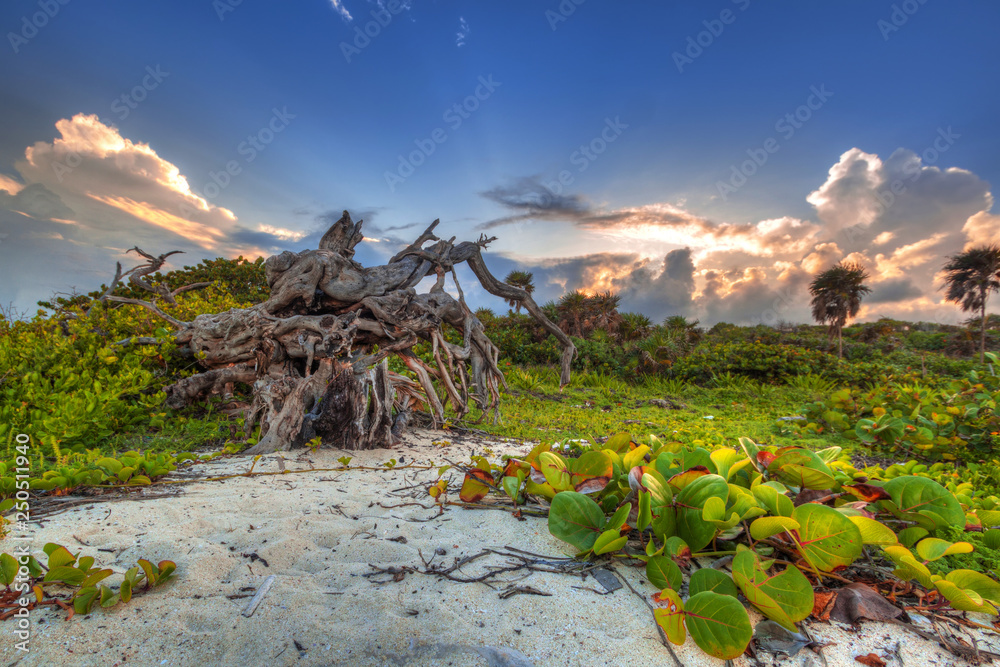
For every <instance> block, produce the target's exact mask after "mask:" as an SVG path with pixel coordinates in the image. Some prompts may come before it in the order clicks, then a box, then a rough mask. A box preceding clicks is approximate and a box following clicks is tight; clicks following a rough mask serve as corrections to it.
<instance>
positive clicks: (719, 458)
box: [711, 449, 739, 482]
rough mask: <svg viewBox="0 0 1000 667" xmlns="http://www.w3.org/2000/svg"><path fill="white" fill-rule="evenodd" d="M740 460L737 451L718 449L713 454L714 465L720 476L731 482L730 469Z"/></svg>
mask: <svg viewBox="0 0 1000 667" xmlns="http://www.w3.org/2000/svg"><path fill="white" fill-rule="evenodd" d="M738 458H739V454H738V453H737V452H736V450H735V449H716V450H715V451H714V452H712V454H711V459H712V463H714V464H715V469H716V471H717V472H718V473H719V476H720V477H722V478H723V479H725V480H726V481H727V482H728V481H729V478H730V477H731V475H730V468H732V467H733V464H734V463H736V460H737V459H738Z"/></svg>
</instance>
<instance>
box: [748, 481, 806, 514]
mask: <svg viewBox="0 0 1000 667" xmlns="http://www.w3.org/2000/svg"><path fill="white" fill-rule="evenodd" d="M752 490H753V495H754V498H756V499H757V502H758V503H760V504H761V506H762V507H763V508H764V509H766V510H767V511H768V513H769V514H773V515H774V516H792V512H793V511H794V510H795V505H794V504H793V503H792V499H791V498H789V497H788V496H786V495H785V494H783V493H781V492H779V491H778V490H777V489H776V488H774V487H773V486H769V485H767V484H759V485H757V486H755V487H754V488H753V489H752Z"/></svg>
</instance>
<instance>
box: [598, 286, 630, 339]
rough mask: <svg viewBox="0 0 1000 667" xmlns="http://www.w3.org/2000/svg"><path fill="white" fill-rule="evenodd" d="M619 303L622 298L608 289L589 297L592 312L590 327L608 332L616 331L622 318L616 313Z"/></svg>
mask: <svg viewBox="0 0 1000 667" xmlns="http://www.w3.org/2000/svg"><path fill="white" fill-rule="evenodd" d="M621 303H622V298H621V297H620V296H618V295H617V294H612V293H611V292H610V291H608V292H603V293H601V294H595V295H594V296H592V297H590V307H591V311H592V313H593V323H592V327H593V328H595V329H604V330H605V331H607V332H608V333H610V334H614V333H616V332H617V331H618V325H619V324H620V323H621V319H622V316H621V315H620V314H619V313H618V306H620V305H621Z"/></svg>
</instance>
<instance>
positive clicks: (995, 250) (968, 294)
mask: <svg viewBox="0 0 1000 667" xmlns="http://www.w3.org/2000/svg"><path fill="white" fill-rule="evenodd" d="M944 272H945V278H944V281H945V284H944V286H945V287H946V288H947V291H946V292H945V297H944V298H945V299H946V300H947V301H954V302H955V303H957V304H959V305H960V306H961V308H962V310H963V311H965V312H970V311H977V310H978V311H979V321H980V324H981V326H980V329H981V331H980V333H979V363H983V361H984V360H985V358H986V322H987V320H986V301H987V300H988V299H989V296H990V292H996V291H997V290H1000V246H998V245H996V244H993V243H991V244H989V245H984V246H978V247H975V248H970V249H969V250H966V251H965V252H962V253H959V254H957V255H952V256H951V257H949V258H948V263H947V264H945V265H944Z"/></svg>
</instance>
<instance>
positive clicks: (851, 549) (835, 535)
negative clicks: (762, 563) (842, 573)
mask: <svg viewBox="0 0 1000 667" xmlns="http://www.w3.org/2000/svg"><path fill="white" fill-rule="evenodd" d="M792 518H793V519H795V520H796V521H798V522H799V524H801V527H800V528H799V529H798V531H797V533H798V540H797V542H798V545H799V550H800V551H801V552H802V556H803V558H805V559H806V561H807V562H808V563H809V564H810V565H812V566H813V567H815V568H816V569H817V570H822V571H823V572H833V571H834V570H836V569H837V568H839V567H846V566H848V565H850V564H851V563H853V562H854V561H855V560H856V559H857V558H858V557H859V556H860V555H861V550H862V547H863V545H864V540H863V539H862V537H861V531H859V530H858V527H857V526H855V525H854V524H853V523H852V522H851V520H850V519H848V518H847V517H846V516H844V515H843V514H841V513H840V512H838V511H837V510H835V509H833V508H832V507H827V506H826V505H817V504H816V503H806V504H805V505H799V506H798V507H796V508H795V511H794V512H792Z"/></svg>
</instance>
